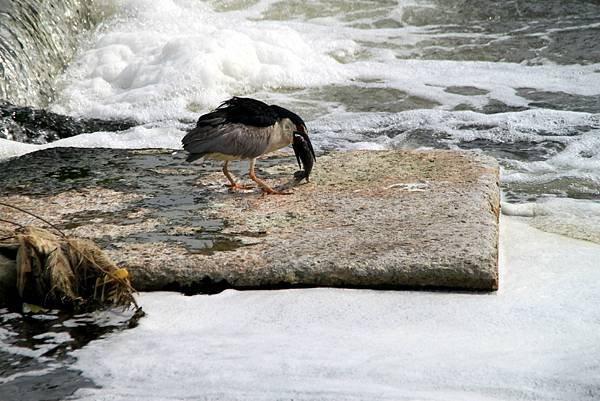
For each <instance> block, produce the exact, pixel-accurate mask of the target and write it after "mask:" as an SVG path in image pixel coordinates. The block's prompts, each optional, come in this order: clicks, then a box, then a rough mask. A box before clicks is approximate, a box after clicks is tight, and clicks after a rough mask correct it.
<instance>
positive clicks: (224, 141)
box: [182, 97, 315, 195]
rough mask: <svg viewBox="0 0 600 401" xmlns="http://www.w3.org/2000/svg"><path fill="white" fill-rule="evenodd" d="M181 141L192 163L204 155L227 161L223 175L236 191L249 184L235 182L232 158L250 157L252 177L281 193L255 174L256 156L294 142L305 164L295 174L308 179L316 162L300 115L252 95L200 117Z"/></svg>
mask: <svg viewBox="0 0 600 401" xmlns="http://www.w3.org/2000/svg"><path fill="white" fill-rule="evenodd" d="M182 142H183V148H184V149H185V150H187V151H188V152H189V153H190V154H189V156H188V158H187V161H189V162H193V161H194V160H198V159H201V158H208V159H215V160H222V161H224V164H223V174H225V177H227V179H228V180H229V182H230V184H229V185H228V186H229V187H230V188H231V189H233V190H235V189H248V188H249V187H248V186H246V185H240V184H238V183H236V182H235V180H234V179H233V177H232V176H231V174H229V171H228V170H227V165H228V163H229V162H230V161H231V160H250V179H251V180H252V181H254V182H256V183H257V184H258V186H259V187H260V188H261V189H262V190H263V192H265V193H268V194H281V195H283V194H287V193H286V192H279V191H276V190H274V189H273V188H271V187H270V186H268V185H267V183H265V182H264V181H263V180H261V179H259V178H258V177H257V176H256V174H254V163H255V161H256V158H257V157H258V156H261V155H264V154H266V153H269V152H273V151H275V150H277V149H281V148H283V147H285V146H288V145H289V144H292V146H293V148H294V153H295V154H296V159H297V161H298V165H299V166H300V167H304V171H301V172H297V173H296V174H295V176H296V178H297V179H300V180H302V179H306V181H308V178H309V175H310V171H311V169H312V166H313V163H314V161H315V152H314V150H313V148H312V144H311V143H310V139H309V137H308V134H307V130H306V124H304V121H302V119H301V118H300V117H299V116H298V115H297V114H295V113H292V112H291V111H289V110H287V109H284V108H283V107H279V106H276V105H268V104H266V103H263V102H261V101H259V100H255V99H250V98H242V97H233V98H231V99H229V100H227V101H225V102H223V103H222V104H221V105H220V106H219V107H217V108H216V109H215V110H214V111H212V112H210V113H208V114H204V115H202V116H200V118H199V119H198V123H197V124H196V128H194V129H193V130H191V131H190V132H189V133H188V134H187V135H186V136H185V137H184V138H183V141H182Z"/></svg>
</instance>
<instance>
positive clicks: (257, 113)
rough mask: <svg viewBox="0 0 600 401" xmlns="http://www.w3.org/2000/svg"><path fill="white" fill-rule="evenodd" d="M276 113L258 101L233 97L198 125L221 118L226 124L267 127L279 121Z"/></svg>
mask: <svg viewBox="0 0 600 401" xmlns="http://www.w3.org/2000/svg"><path fill="white" fill-rule="evenodd" d="M278 117H279V116H278V115H277V113H276V112H275V111H274V110H272V109H271V106H269V105H268V104H266V103H263V102H261V101H260V100H255V99H250V98H245V97H233V98H231V99H229V100H226V101H224V102H223V103H221V105H220V106H219V107H217V108H216V109H215V110H214V111H213V112H211V113H208V114H205V115H203V116H201V117H200V119H199V120H198V125H199V126H200V125H203V123H204V122H207V121H211V120H214V119H215V118H222V119H224V120H225V122H226V123H231V124H244V125H251V126H253V127H268V126H270V125H273V124H275V122H276V121H277V120H278V119H279V118H278Z"/></svg>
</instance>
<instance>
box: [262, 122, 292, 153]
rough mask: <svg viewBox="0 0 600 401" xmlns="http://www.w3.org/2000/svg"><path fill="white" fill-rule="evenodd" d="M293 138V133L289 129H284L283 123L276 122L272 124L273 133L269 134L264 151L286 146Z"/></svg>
mask: <svg viewBox="0 0 600 401" xmlns="http://www.w3.org/2000/svg"><path fill="white" fill-rule="evenodd" d="M293 140H294V134H293V131H291V130H286V129H284V127H283V125H282V124H280V123H279V122H276V123H275V125H273V134H272V135H271V136H270V139H269V145H268V147H267V150H266V152H265V153H270V152H274V151H276V150H277V149H281V148H283V147H286V146H288V145H289V144H291V143H292V141H293Z"/></svg>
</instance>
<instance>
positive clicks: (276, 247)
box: [0, 148, 499, 292]
mask: <svg viewBox="0 0 600 401" xmlns="http://www.w3.org/2000/svg"><path fill="white" fill-rule="evenodd" d="M247 168H248V163H247V162H238V163H233V166H232V169H231V170H232V172H233V173H234V174H235V175H236V176H238V177H240V180H241V181H243V182H248V181H249V180H248V177H247ZM296 170H297V165H296V164H295V159H294V158H293V156H292V155H290V154H288V153H277V154H274V155H272V156H270V157H267V158H265V159H262V160H259V161H258V162H257V175H258V176H259V177H263V178H265V179H266V180H267V181H268V182H269V183H270V184H271V185H273V186H274V187H276V188H278V189H280V190H287V191H289V192H291V193H292V194H291V195H287V196H263V195H262V194H261V193H260V191H259V190H257V189H252V190H246V191H238V192H235V193H232V192H230V191H229V190H228V189H227V188H226V187H224V186H223V184H224V182H225V178H224V176H223V175H222V173H221V166H220V164H216V163H210V162H206V163H203V164H199V165H190V164H188V163H186V162H185V155H184V154H182V153H176V152H173V151H170V150H157V149H149V150H117V149H73V148H70V149H69V148H56V149H47V150H44V151H40V152H36V153H32V154H28V155H25V156H23V157H21V158H18V159H13V160H8V161H5V162H3V163H0V202H5V203H10V204H13V205H16V206H19V207H22V208H26V209H28V210H31V211H33V212H34V213H36V214H39V215H41V216H43V217H44V218H46V219H48V220H49V221H50V222H52V223H53V224H56V225H57V226H58V227H59V228H61V229H62V230H64V231H65V232H67V233H68V234H70V235H77V236H82V237H89V238H92V239H93V240H95V241H96V242H97V243H98V244H99V245H101V246H102V247H103V248H104V249H106V250H107V252H108V253H109V255H110V256H111V257H113V258H114V259H115V261H117V262H118V263H119V264H121V265H124V266H126V267H127V268H128V269H129V270H130V272H131V274H132V276H133V283H134V285H135V286H136V287H137V288H138V289H140V290H158V289H178V290H183V291H186V292H197V291H208V292H210V291H219V290H222V289H223V288H230V287H234V288H281V287H294V286H344V287H367V288H405V287H418V288H423V287H427V288H454V289H474V290H494V289H496V288H497V285H498V273H497V241H498V225H497V224H498V221H497V213H498V208H499V198H498V196H499V195H498V166H497V163H496V162H495V160H494V159H492V158H489V157H485V156H481V155H478V154H476V153H472V152H456V151H423V152H419V151H382V152H379V151H378V152H346V153H331V154H325V155H321V156H320V157H318V159H317V164H316V165H315V169H314V170H313V175H312V176H311V182H310V183H308V184H306V183H302V184H298V183H296V182H294V181H293V173H294V171H296ZM0 214H1V215H2V218H3V219H5V220H12V221H16V222H19V223H20V224H39V222H37V221H35V219H34V218H32V217H30V216H27V215H23V214H22V213H20V212H17V211H14V210H11V209H9V208H6V207H1V206H0ZM0 224H3V223H0Z"/></svg>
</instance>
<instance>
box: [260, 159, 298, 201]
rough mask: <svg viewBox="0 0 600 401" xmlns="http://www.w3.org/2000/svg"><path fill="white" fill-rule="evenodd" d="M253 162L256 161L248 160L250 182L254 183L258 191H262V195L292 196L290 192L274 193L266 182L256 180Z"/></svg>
mask: <svg viewBox="0 0 600 401" xmlns="http://www.w3.org/2000/svg"><path fill="white" fill-rule="evenodd" d="M255 161H256V159H252V160H250V179H251V180H252V181H254V182H255V183H257V184H258V186H259V187H260V189H262V191H263V192H264V193H266V194H269V195H291V194H292V193H291V192H280V191H276V190H274V189H273V188H271V187H270V186H268V185H267V183H266V182H264V181H263V180H261V179H260V178H258V177H257V176H256V174H254V162H255Z"/></svg>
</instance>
